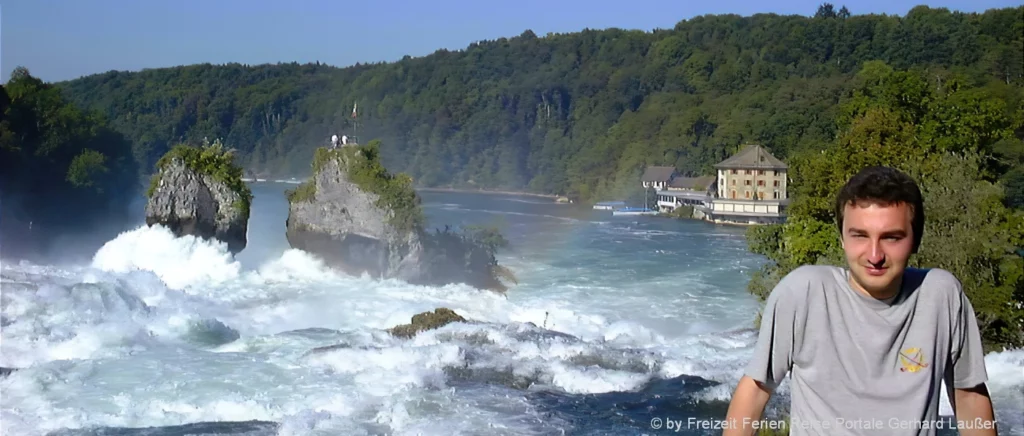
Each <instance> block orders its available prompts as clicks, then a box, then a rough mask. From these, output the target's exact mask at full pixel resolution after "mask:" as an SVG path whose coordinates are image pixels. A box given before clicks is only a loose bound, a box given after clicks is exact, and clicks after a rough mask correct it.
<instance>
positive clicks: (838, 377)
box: [745, 265, 988, 435]
mask: <svg viewBox="0 0 1024 436" xmlns="http://www.w3.org/2000/svg"><path fill="white" fill-rule="evenodd" d="M766 303H767V304H766V306H765V309H764V314H763V317H762V320H761V330H760V337H759V338H758V342H757V345H756V347H755V349H754V356H753V359H752V361H751V362H750V363H749V365H748V366H747V368H746V372H745V374H746V375H748V376H750V377H751V378H753V379H754V380H757V381H760V382H762V383H765V384H767V385H768V386H769V387H771V388H772V389H774V388H776V387H777V386H778V384H779V383H780V382H781V381H782V379H783V378H784V377H785V376H786V374H787V373H789V374H790V377H791V384H790V385H791V391H792V405H791V410H790V421H791V422H790V430H791V432H790V434H793V435H804V434H827V435H842V434H869V433H872V434H887V435H897V434H905V435H911V434H913V435H922V434H924V435H932V434H935V433H936V427H939V426H942V428H950V427H951V426H952V425H955V420H950V419H948V418H942V419H940V417H939V400H940V395H941V392H940V391H941V386H942V385H941V382H942V381H945V382H946V386H947V389H949V392H948V393H947V394H948V395H950V396H951V397H950V398H952V389H953V388H967V387H973V386H977V385H979V384H981V383H984V382H986V381H987V380H988V374H987V373H986V370H985V360H984V355H983V352H982V347H981V337H980V334H979V331H978V323H977V320H976V319H975V315H974V308H973V307H972V306H971V303H970V301H968V299H967V297H966V295H964V293H963V290H962V287H961V285H960V281H959V280H957V278H956V277H954V276H953V275H952V274H951V273H949V272H948V271H945V270H942V269H913V268H908V269H907V270H906V271H905V273H904V277H903V286H902V289H901V291H900V293H899V294H898V295H896V297H895V299H893V300H892V301H891V302H885V301H881V300H878V299H875V298H872V297H870V296H867V295H864V294H862V293H860V292H858V291H856V290H854V289H853V288H852V287H850V284H849V282H848V275H847V270H846V269H843V268H838V267H833V266H823V265H813V266H802V267H799V268H797V269H795V270H793V271H792V272H790V273H789V274H788V275H786V276H785V277H784V278H783V279H782V280H781V281H780V282H779V284H778V286H776V287H775V289H774V290H772V293H771V294H770V295H769V297H768V299H767V302H766Z"/></svg>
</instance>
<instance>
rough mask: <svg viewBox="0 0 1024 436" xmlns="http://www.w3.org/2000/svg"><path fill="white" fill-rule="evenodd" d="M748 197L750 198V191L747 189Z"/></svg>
mask: <svg viewBox="0 0 1024 436" xmlns="http://www.w3.org/2000/svg"><path fill="white" fill-rule="evenodd" d="M747 198H748V199H749V198H750V191H747Z"/></svg>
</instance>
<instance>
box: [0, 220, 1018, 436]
mask: <svg viewBox="0 0 1024 436" xmlns="http://www.w3.org/2000/svg"><path fill="white" fill-rule="evenodd" d="M531 262H534V263H531ZM536 262H537V261H535V260H519V261H517V262H510V263H516V264H518V265H519V267H520V268H522V269H523V270H524V273H523V274H521V276H522V277H526V280H525V281H524V285H522V286H520V287H519V288H516V289H515V290H514V291H513V292H512V293H510V294H509V296H508V297H507V298H506V297H504V296H501V295H498V294H495V293H492V292H487V291H479V290H475V289H471V288H469V287H467V286H457V285H452V286H444V287H423V286H413V285H409V284H405V283H402V282H399V281H395V280H384V281H377V280H372V279H369V278H366V277H349V276H346V275H343V274H338V273H335V272H333V271H331V270H330V269H329V268H326V267H325V266H324V265H323V263H322V262H320V261H319V260H318V259H316V258H315V257H313V256H310V255H309V254H308V253H304V252H302V251H299V250H287V251H284V252H283V253H282V254H281V255H280V256H279V257H278V258H276V259H274V260H272V261H269V262H267V263H265V264H264V265H261V266H260V267H258V268H256V269H254V270H249V271H246V270H242V268H241V267H240V266H239V264H238V263H237V262H236V261H234V260H233V259H232V257H231V255H230V253H229V252H228V251H227V249H226V246H225V245H224V244H218V243H212V242H208V241H202V240H197V239H195V238H190V237H184V238H174V237H173V235H172V234H171V233H170V232H168V231H167V230H166V229H164V228H161V227H143V228H139V229H135V230H133V231H130V232H125V233H123V234H121V235H120V236H118V237H117V238H116V239H114V240H112V241H110V242H109V243H108V244H106V245H105V246H104V247H103V248H102V249H101V250H100V251H99V252H97V254H96V256H95V257H94V259H93V262H92V264H91V266H90V268H86V269H81V270H58V269H54V268H50V267H39V266H35V265H25V264H23V265H4V266H3V267H4V279H3V280H4V281H3V287H4V292H3V294H2V299H3V307H2V310H3V312H2V315H3V318H4V320H5V323H6V325H5V326H4V332H3V333H4V334H3V354H2V355H0V365H2V366H11V367H18V368H25V369H23V370H21V371H17V372H15V373H13V374H11V375H10V376H8V377H6V378H5V379H2V380H0V390H3V393H4V396H3V404H2V409H0V419H2V420H3V422H4V426H5V431H6V432H8V433H11V434H43V433H45V432H47V431H51V430H55V429H60V428H66V427H72V428H76V427H85V426H92V425H99V426H160V425H179V424H185V423H190V422H197V421H221V420H232V421H246V420H253V419H256V420H267V421H275V422H280V423H282V429H281V434H380V433H391V434H452V433H458V432H460V431H462V432H467V433H481V432H484V433H491V432H495V433H497V432H502V431H504V432H507V433H511V434H527V433H544V432H547V431H552V429H553V428H554V427H556V426H558V425H561V424H564V423H559V422H558V421H557V420H556V419H555V418H551V417H549V416H543V417H542V418H538V416H540V415H539V414H540V412H538V411H537V410H535V409H534V406H532V405H531V404H530V403H529V401H527V400H526V398H525V395H526V393H527V392H531V391H534V390H553V391H558V392H564V393H569V394H594V393H602V392H610V391H623V390H631V389H637V388H639V387H641V386H643V385H644V384H645V383H647V382H649V381H650V380H652V379H653V378H672V377H677V376H680V375H697V376H701V377H704V378H707V379H710V380H715V381H718V382H721V383H722V384H720V385H717V386H714V387H712V388H709V389H706V390H705V391H703V392H701V393H700V394H699V395H698V398H699V399H706V400H710V399H715V400H726V399H728V397H729V395H731V390H732V389H731V388H732V386H734V385H735V382H736V381H738V378H739V375H740V374H741V371H742V367H743V365H744V364H745V362H746V359H748V357H749V352H750V347H751V345H752V344H753V341H754V340H755V339H756V338H755V335H756V332H753V331H752V330H744V331H740V332H726V333H721V332H720V330H721V329H720V328H719V327H716V326H715V325H713V324H711V323H712V321H715V320H714V319H713V318H715V316H716V315H714V314H713V315H710V316H709V315H707V314H706V313H704V312H707V311H709V310H712V311H714V310H722V311H727V310H736V309H735V307H737V306H738V307H747V305H749V304H750V302H749V301H748V300H743V301H738V300H740V298H739V297H735V296H733V297H730V294H729V293H728V292H726V291H722V290H720V289H717V288H714V287H711V286H710V285H702V282H701V281H700V277H699V276H694V275H693V274H691V273H689V272H686V271H681V272H679V273H678V274H676V275H674V276H672V277H671V278H670V281H671V283H662V284H657V285H651V284H650V283H647V284H639V285H635V286H634V287H630V288H626V287H621V288H617V287H616V286H612V285H607V284H602V283H590V282H588V281H587V280H585V279H581V278H579V271H575V270H573V269H572V268H571V267H556V266H552V265H543V264H542V263H541V264H536ZM538 271H542V273H543V274H545V276H544V277H543V280H538V279H537V278H536V274H541V273H540V272H538ZM531 274H533V275H534V276H533V277H531ZM574 277H575V278H574ZM659 280H665V279H659ZM538 282H540V284H538ZM551 283H554V284H551ZM659 289H661V290H663V291H659ZM666 289H667V290H668V291H664V290H666ZM688 294H689V295H688ZM730 298H733V300H731V301H732V302H733V303H734V304H735V305H734V306H729V303H730ZM442 306H443V307H448V308H451V309H453V310H455V311H456V312H457V313H459V314H460V315H462V316H463V317H466V318H468V319H470V320H472V321H473V322H471V323H455V324H449V325H448V326H445V327H444V328H441V329H437V330H432V331H428V332H423V333H421V334H420V335H418V336H416V337H414V338H412V339H409V340H403V339H399V338H395V337H392V336H390V335H388V334H387V333H385V332H384V331H383V330H384V329H386V328H389V327H391V326H394V325H397V324H403V323H407V322H409V318H410V317H411V316H412V315H414V314H416V313H419V312H424V311H429V310H433V309H435V308H437V307H442ZM729 315H731V316H734V317H736V318H741V317H742V315H736V314H729ZM527 323H531V324H534V325H535V326H536V327H544V328H546V329H547V330H544V329H539V328H536V327H532V326H529V325H527ZM727 324H728V323H727ZM302 329H317V330H302ZM235 332H237V335H239V336H240V337H239V338H238V339H237V340H233V337H232V334H233V333H235ZM568 335H571V336H568ZM218 341H220V342H218ZM224 341H230V342H228V343H222V342H224ZM335 344H344V345H343V346H341V347H337V348H334V349H331V350H327V351H321V352H316V353H310V350H311V349H313V348H316V347H323V346H329V345H335ZM986 362H987V363H988V365H989V371H990V376H991V377H992V384H991V389H992V392H993V396H994V397H995V398H996V399H997V403H998V404H999V407H1000V408H999V411H998V413H999V414H1000V419H1004V420H1006V421H1007V422H1009V423H1011V424H1014V425H1016V427H1017V428H1024V423H1021V422H1020V419H1018V418H1015V417H1014V416H1011V415H1012V413H1010V412H1009V409H1008V408H1007V406H1005V405H1013V404H1021V402H1022V401H1024V399H1022V397H1021V393H1020V392H1021V390H1022V389H1024V369H1022V368H1024V351H1022V350H1014V351H1008V352H1004V353H997V354H992V355H989V356H987V357H986ZM467 373H468V374H469V375H465V374H467ZM453 374H463V375H462V376H464V377H468V378H469V379H470V380H476V381H478V382H480V381H485V382H484V383H476V384H474V383H470V384H468V386H466V385H459V384H458V377H460V376H459V375H453ZM513 385H514V386H513ZM784 386H785V385H784ZM944 407H948V403H946V404H945V405H944Z"/></svg>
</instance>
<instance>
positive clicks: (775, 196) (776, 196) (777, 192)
mask: <svg viewBox="0 0 1024 436" xmlns="http://www.w3.org/2000/svg"><path fill="white" fill-rule="evenodd" d="M773 198H775V199H776V200H777V199H778V198H779V191H775V195H774V197H773Z"/></svg>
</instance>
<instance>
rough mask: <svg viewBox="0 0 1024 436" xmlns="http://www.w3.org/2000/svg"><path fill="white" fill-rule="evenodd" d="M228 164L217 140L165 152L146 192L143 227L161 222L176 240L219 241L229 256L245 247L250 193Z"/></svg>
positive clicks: (237, 169) (235, 168)
mask: <svg viewBox="0 0 1024 436" xmlns="http://www.w3.org/2000/svg"><path fill="white" fill-rule="evenodd" d="M232 160H233V154H232V153H231V151H225V150H224V149H223V147H222V145H221V144H220V142H219V141H216V142H214V144H212V145H204V146H203V147H202V148H197V147H190V146H185V145H179V146H176V147H175V148H173V149H172V150H171V151H169V152H167V154H166V155H164V156H163V157H162V158H160V161H159V162H158V163H157V173H156V174H155V175H154V176H153V179H152V181H151V183H150V188H149V192H148V193H147V195H148V197H149V201H148V202H147V203H146V224H147V225H150V226H152V225H156V224H161V225H163V226H166V227H167V228H169V229H171V231H172V232H174V234H175V235H177V236H184V235H193V236H197V237H201V238H204V239H211V238H212V239H217V240H219V241H223V242H225V243H227V245H228V249H229V250H230V251H231V252H232V253H236V254H237V253H238V252H240V251H242V250H243V249H245V246H246V242H247V241H246V232H247V231H248V226H249V206H250V204H251V202H252V191H251V190H249V187H248V186H246V185H245V183H244V182H243V181H242V177H241V176H242V170H241V168H240V167H238V166H235V165H234V163H233V162H232Z"/></svg>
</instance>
